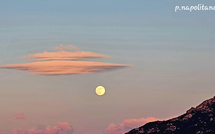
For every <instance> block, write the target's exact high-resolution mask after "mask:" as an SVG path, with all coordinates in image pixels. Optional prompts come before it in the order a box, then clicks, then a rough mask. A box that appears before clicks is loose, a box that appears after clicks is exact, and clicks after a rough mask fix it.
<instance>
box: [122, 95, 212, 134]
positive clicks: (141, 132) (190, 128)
mask: <svg viewBox="0 0 215 134" xmlns="http://www.w3.org/2000/svg"><path fill="white" fill-rule="evenodd" d="M125 134H215V96H214V97H213V98H211V99H208V100H205V101H204V102H202V103H201V104H200V105H198V106H197V107H195V108H194V107H192V108H190V109H189V110H187V112H186V113H185V114H183V115H181V116H178V117H176V118H172V119H169V120H166V121H155V122H149V123H147V124H145V125H144V126H141V127H139V128H135V129H133V130H131V131H129V132H127V133H125Z"/></svg>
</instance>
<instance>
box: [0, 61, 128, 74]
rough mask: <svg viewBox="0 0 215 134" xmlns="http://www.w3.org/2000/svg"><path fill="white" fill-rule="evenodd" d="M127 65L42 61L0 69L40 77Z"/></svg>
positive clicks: (83, 72)
mask: <svg viewBox="0 0 215 134" xmlns="http://www.w3.org/2000/svg"><path fill="white" fill-rule="evenodd" d="M127 66H129V65H121V64H112V63H103V62H91V61H42V62H31V63H23V64H12V65H1V66H0V68H11V69H17V70H27V71H30V72H32V73H35V74H42V75H64V74H87V73H93V72H100V71H106V70H112V69H117V68H122V67H127Z"/></svg>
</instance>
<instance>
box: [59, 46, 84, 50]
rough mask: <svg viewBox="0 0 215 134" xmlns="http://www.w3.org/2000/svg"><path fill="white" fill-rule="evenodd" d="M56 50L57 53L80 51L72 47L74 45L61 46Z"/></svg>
mask: <svg viewBox="0 0 215 134" xmlns="http://www.w3.org/2000/svg"><path fill="white" fill-rule="evenodd" d="M55 50H57V51H64V50H70V51H72V50H74V51H79V50H80V49H79V48H77V47H75V46H72V45H68V46H64V45H60V46H58V47H55Z"/></svg>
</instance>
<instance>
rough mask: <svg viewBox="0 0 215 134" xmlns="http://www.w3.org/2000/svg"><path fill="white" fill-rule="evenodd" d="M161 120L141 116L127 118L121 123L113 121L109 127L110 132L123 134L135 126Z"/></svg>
mask: <svg viewBox="0 0 215 134" xmlns="http://www.w3.org/2000/svg"><path fill="white" fill-rule="evenodd" d="M157 120H160V119H158V118H155V117H148V118H139V119H126V120H124V121H123V122H122V123H120V124H115V123H111V124H109V126H108V128H107V133H108V134H122V133H125V132H127V131H129V130H131V129H133V128H136V127H140V126H141V125H144V124H146V123H148V122H152V121H157Z"/></svg>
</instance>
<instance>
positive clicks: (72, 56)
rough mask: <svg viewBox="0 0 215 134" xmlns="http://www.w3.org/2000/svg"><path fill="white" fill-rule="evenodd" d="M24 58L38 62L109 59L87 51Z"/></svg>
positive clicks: (49, 53)
mask: <svg viewBox="0 0 215 134" xmlns="http://www.w3.org/2000/svg"><path fill="white" fill-rule="evenodd" d="M24 58H30V59H36V60H82V59H86V58H109V56H105V55H102V54H97V53H93V52H86V51H76V52H70V51H59V52H43V53H37V54H29V55H28V56H26V57H24Z"/></svg>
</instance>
